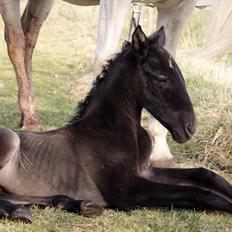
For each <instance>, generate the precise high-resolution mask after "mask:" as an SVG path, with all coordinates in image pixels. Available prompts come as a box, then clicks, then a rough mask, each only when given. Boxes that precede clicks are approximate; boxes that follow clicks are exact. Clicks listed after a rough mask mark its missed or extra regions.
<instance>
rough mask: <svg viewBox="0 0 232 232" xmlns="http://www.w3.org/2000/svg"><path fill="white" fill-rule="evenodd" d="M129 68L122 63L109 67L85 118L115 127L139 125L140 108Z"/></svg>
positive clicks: (132, 72) (132, 71) (128, 65)
mask: <svg viewBox="0 0 232 232" xmlns="http://www.w3.org/2000/svg"><path fill="white" fill-rule="evenodd" d="M116 67H117V68H116ZM131 67H133V66H132V65H130V64H123V62H120V63H119V64H115V66H114V65H112V67H110V69H109V70H108V72H107V74H106V75H107V76H106V77H105V80H104V83H102V85H101V86H100V88H99V89H98V91H97V93H96V95H95V98H94V99H93V101H92V103H91V104H90V106H89V109H88V111H87V112H86V117H87V118H95V120H96V119H97V120H100V121H103V122H104V123H105V124H109V125H116V126H119V125H122V124H123V125H124V126H126V125H127V126H129V127H132V126H138V125H139V124H140V119H141V110H142V108H141V107H140V106H139V104H138V102H137V100H136V97H135V92H134V89H133V88H134V87H133V86H134V85H133V81H134V78H135V77H134V75H135V69H133V68H131Z"/></svg>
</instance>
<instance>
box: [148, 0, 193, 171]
mask: <svg viewBox="0 0 232 232" xmlns="http://www.w3.org/2000/svg"><path fill="white" fill-rule="evenodd" d="M193 8H194V1H192V0H185V1H181V2H180V3H178V4H175V5H173V6H171V7H167V8H161V7H158V8H157V10H158V18H157V28H159V27H161V26H164V28H165V32H166V37H167V38H166V44H165V48H166V49H167V50H168V51H169V52H170V53H171V54H172V56H174V57H175V55H176V47H177V42H178V39H179V37H180V33H181V31H182V30H183V27H184V25H185V24H186V22H187V19H188V18H189V16H190V15H191V14H192V11H193ZM148 128H149V131H150V132H151V135H152V136H153V138H154V143H153V149H152V153H151V157H150V163H151V165H152V166H162V167H163V166H166V167H171V166H174V165H175V163H174V162H173V156H172V154H171V152H170V149H169V147H168V144H167V140H166V136H167V129H166V128H164V127H163V126H162V125H161V124H160V123H159V122H158V121H157V120H155V119H154V118H151V119H150V121H149V126H148Z"/></svg>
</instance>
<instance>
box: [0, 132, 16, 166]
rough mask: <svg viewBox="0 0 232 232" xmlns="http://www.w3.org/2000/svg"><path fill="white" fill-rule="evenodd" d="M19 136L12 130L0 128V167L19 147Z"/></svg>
mask: <svg viewBox="0 0 232 232" xmlns="http://www.w3.org/2000/svg"><path fill="white" fill-rule="evenodd" d="M19 144H20V139H19V136H18V135H17V134H16V133H15V132H13V131H12V130H9V129H6V128H0V168H2V167H3V166H4V165H5V164H6V163H7V162H8V161H9V160H10V159H11V158H12V156H13V154H14V153H15V152H16V151H17V150H18V149H19Z"/></svg>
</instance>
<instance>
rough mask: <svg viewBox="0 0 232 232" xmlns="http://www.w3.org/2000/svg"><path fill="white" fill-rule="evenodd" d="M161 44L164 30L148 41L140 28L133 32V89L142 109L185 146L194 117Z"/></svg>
mask: <svg viewBox="0 0 232 232" xmlns="http://www.w3.org/2000/svg"><path fill="white" fill-rule="evenodd" d="M164 44H165V33H164V29H163V27H161V28H160V29H159V30H158V31H157V32H155V33H154V34H152V35H151V36H150V37H149V38H147V37H146V36H145V34H144V33H143V31H142V30H141V27H140V26H138V27H137V28H136V29H135V31H134V33H133V36H132V43H131V44H130V47H131V49H132V50H133V53H134V56H135V57H136V62H137V65H136V76H135V78H136V81H135V82H134V84H135V85H136V86H135V88H134V89H135V92H136V96H137V99H138V102H139V103H140V104H141V106H142V107H144V108H145V109H147V110H148V111H149V112H150V113H151V114H152V115H153V116H154V117H155V118H156V119H157V120H159V121H160V122H161V123H162V124H163V125H164V126H165V127H166V128H167V129H168V130H169V131H170V132H171V134H172V137H173V139H175V140H176V141H177V142H185V141H187V140H189V139H190V138H191V136H192V135H193V133H194V132H195V115H194V111H193V107H192V103H191V100H190V98H189V95H188V93H187V90H186V86H185V82H184V79H183V76H182V74H181V71H180V69H179V68H178V66H177V64H176V62H175V60H174V59H173V58H172V56H171V55H170V54H169V53H168V52H167V51H166V50H165V49H164V47H163V46H164ZM127 46H128V45H127ZM138 86H139V87H138Z"/></svg>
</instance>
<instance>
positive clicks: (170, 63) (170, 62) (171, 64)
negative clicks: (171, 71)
mask: <svg viewBox="0 0 232 232" xmlns="http://www.w3.org/2000/svg"><path fill="white" fill-rule="evenodd" d="M168 63H169V67H170V68H174V66H173V63H172V60H171V57H170V58H169V59H168Z"/></svg>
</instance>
